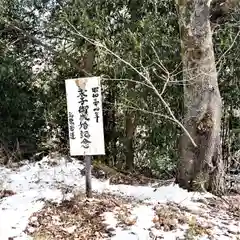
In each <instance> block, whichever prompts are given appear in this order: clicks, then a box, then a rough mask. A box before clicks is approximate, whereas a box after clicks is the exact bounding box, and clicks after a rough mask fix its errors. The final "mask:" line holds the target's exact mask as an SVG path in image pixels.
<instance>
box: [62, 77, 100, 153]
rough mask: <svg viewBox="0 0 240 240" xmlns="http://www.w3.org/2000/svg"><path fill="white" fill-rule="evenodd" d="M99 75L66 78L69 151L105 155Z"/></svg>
mask: <svg viewBox="0 0 240 240" xmlns="http://www.w3.org/2000/svg"><path fill="white" fill-rule="evenodd" d="M100 80H101V79H100V77H88V78H77V79H67V80H65V86H66V93H67V110H68V128H69V139H70V154H71V155H72V156H77V155H79V156H80V155H83V156H85V155H104V154H105V145H104V130H103V115H102V96H101V84H100Z"/></svg>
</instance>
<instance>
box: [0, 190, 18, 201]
mask: <svg viewBox="0 0 240 240" xmlns="http://www.w3.org/2000/svg"><path fill="white" fill-rule="evenodd" d="M15 194H16V193H15V192H13V191H12V190H7V189H3V190H0V199H3V198H5V197H10V196H12V195H15Z"/></svg>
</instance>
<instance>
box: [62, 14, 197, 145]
mask: <svg viewBox="0 0 240 240" xmlns="http://www.w3.org/2000/svg"><path fill="white" fill-rule="evenodd" d="M66 21H67V22H68V24H69V26H71V28H72V29H73V30H74V31H75V34H76V35H77V36H80V37H82V38H83V39H85V40H86V41H87V42H89V43H91V44H93V45H95V46H96V47H99V48H102V49H104V50H105V51H106V52H108V53H109V54H111V55H113V56H114V57H116V58H117V59H118V60H120V61H122V62H123V63H125V64H126V65H127V66H129V67H130V68H131V69H132V70H134V71H135V72H136V73H137V74H138V75H139V76H141V77H142V78H143V79H144V80H145V81H146V82H147V83H148V84H149V85H150V86H151V87H152V88H153V90H154V92H155V93H156V95H157V96H158V97H159V98H160V100H161V101H162V103H163V105H164V106H165V108H166V109H167V111H168V112H169V114H170V116H171V118H172V119H174V121H175V122H176V123H177V124H178V125H179V126H180V127H181V128H182V129H183V131H184V132H185V134H186V135H187V136H188V137H189V139H190V140H191V142H192V144H193V145H194V146H195V147H196V146H197V145H196V143H195V142H194V140H193V138H192V137H191V135H190V134H189V132H188V131H187V129H186V128H185V127H184V126H183V124H182V123H181V122H180V121H178V120H177V119H176V117H175V116H174V114H173V112H172V110H171V108H170V107H169V105H168V103H167V102H166V101H165V100H164V99H163V97H162V95H161V94H160V93H159V92H158V90H157V89H156V87H155V86H154V85H153V83H152V82H151V80H150V79H149V78H148V77H146V76H145V75H144V74H143V73H142V72H140V71H138V70H137V68H136V67H134V66H133V65H132V64H131V63H129V62H127V61H126V60H124V59H122V58H121V57H120V56H119V55H117V54H116V53H114V52H113V51H111V50H110V49H109V48H107V47H106V46H105V45H103V44H102V43H100V42H98V41H95V40H93V39H91V38H88V37H86V36H84V35H83V34H82V33H81V32H80V31H78V30H77V29H76V28H75V26H73V25H72V23H71V22H70V21H69V20H68V18H67V16H66Z"/></svg>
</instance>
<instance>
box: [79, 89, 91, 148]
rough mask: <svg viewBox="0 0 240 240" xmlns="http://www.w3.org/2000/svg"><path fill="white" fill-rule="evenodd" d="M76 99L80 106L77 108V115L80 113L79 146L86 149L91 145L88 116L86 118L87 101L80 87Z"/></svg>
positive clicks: (84, 91) (85, 91)
mask: <svg viewBox="0 0 240 240" xmlns="http://www.w3.org/2000/svg"><path fill="white" fill-rule="evenodd" d="M78 93H79V95H78V98H79V102H78V103H80V106H79V110H78V111H79V113H80V138H81V145H82V147H83V148H85V149H88V148H89V145H90V143H91V141H90V137H91V136H90V134H89V121H90V119H89V116H88V109H89V106H88V100H87V94H86V93H87V90H83V89H81V88H80V87H79V88H78Z"/></svg>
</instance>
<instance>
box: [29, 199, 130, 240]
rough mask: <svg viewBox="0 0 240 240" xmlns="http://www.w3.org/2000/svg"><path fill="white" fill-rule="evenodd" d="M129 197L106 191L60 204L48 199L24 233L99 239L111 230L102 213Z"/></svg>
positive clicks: (51, 239) (47, 239)
mask: <svg viewBox="0 0 240 240" xmlns="http://www.w3.org/2000/svg"><path fill="white" fill-rule="evenodd" d="M128 201H129V200H128V199H122V198H121V199H120V198H119V197H118V198H117V197H115V196H112V195H109V194H101V195H99V196H96V195H95V198H92V199H86V198H85V197H84V196H83V195H78V196H75V197H74V198H73V199H71V200H64V201H63V202H62V203H60V204H56V203H51V202H48V203H47V204H46V205H45V207H44V208H43V209H42V210H41V211H39V212H36V213H35V214H33V215H32V217H31V218H30V221H29V224H28V226H27V228H26V233H27V234H29V235H31V236H32V237H33V239H34V240H62V239H68V240H80V239H81V240H91V239H92V240H101V239H106V238H108V237H109V236H111V235H112V234H113V233H112V232H111V229H108V228H107V226H106V225H105V224H104V221H103V217H102V214H103V213H104V212H108V211H111V210H113V209H114V208H115V207H117V206H121V205H124V204H126V203H127V202H128Z"/></svg>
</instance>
